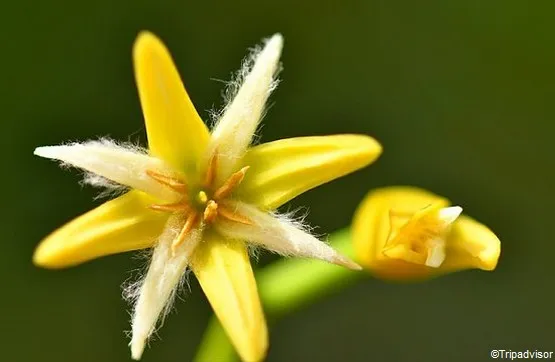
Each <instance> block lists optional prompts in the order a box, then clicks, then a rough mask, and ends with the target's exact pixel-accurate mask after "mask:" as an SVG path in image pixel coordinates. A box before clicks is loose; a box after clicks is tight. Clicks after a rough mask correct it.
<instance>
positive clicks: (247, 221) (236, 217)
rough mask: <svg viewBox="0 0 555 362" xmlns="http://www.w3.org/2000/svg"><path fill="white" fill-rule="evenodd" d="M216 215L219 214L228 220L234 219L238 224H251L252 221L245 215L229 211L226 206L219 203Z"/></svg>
mask: <svg viewBox="0 0 555 362" xmlns="http://www.w3.org/2000/svg"><path fill="white" fill-rule="evenodd" d="M218 215H220V216H221V217H223V218H225V219H228V220H229V221H234V222H237V223H239V224H244V225H252V224H253V222H252V221H251V219H249V218H248V217H246V216H243V215H241V214H239V213H237V212H234V211H231V210H230V209H229V208H227V207H226V206H224V205H220V207H219V209H218Z"/></svg>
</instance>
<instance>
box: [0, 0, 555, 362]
mask: <svg viewBox="0 0 555 362" xmlns="http://www.w3.org/2000/svg"><path fill="white" fill-rule="evenodd" d="M231 3H232V2H226V3H225V4H224V3H223V2H222V3H217V2H214V1H206V0H205V1H195V2H187V1H107V0H101V1H96V2H80V1H61V0H57V1H42V2H39V1H36V2H35V1H30V0H24V1H19V2H15V1H12V2H3V3H2V9H1V13H0V14H1V15H0V18H1V21H0V44H1V47H2V50H1V53H0V55H1V57H0V69H1V81H0V91H1V98H0V99H1V102H2V103H1V107H2V116H1V117H2V120H1V122H2V125H3V126H4V128H3V132H2V143H1V152H2V156H3V164H2V181H1V190H2V191H3V193H4V195H3V200H4V201H3V206H2V208H1V213H2V215H1V216H2V218H1V220H2V225H1V230H2V246H3V248H2V253H1V257H0V258H1V263H0V268H1V269H0V277H1V279H0V283H1V284H0V285H2V289H0V292H1V295H0V318H1V321H0V327H1V329H0V346H1V348H0V360H2V361H95V362H97V361H103V362H109V361H128V360H130V359H129V350H128V348H127V342H128V339H127V338H126V337H125V335H124V332H123V331H124V330H127V329H128V328H129V325H128V319H129V318H128V314H127V310H128V308H127V306H126V305H125V303H124V302H123V301H122V300H121V297H120V295H121V290H120V284H121V283H122V282H123V281H124V280H126V279H127V278H129V277H130V276H131V273H130V271H131V270H133V269H135V268H137V267H138V266H139V263H138V262H137V261H136V260H134V259H133V258H132V255H131V254H123V255H118V256H111V257H106V258H103V259H99V260H95V261H93V262H90V263H87V264H85V265H82V266H79V267H76V268H72V269H68V270H64V271H47V270H40V269H37V268H35V267H34V266H33V265H32V264H31V255H32V252H33V248H34V247H35V246H36V245H37V243H38V242H39V240H40V239H41V238H42V237H44V236H45V235H47V234H48V233H49V232H51V231H52V230H53V229H55V228H56V227H58V226H60V225H61V224H63V223H64V222H65V221H68V220H70V219H71V218H72V217H74V216H76V215H78V214H80V213H82V212H85V211H86V210H89V209H91V208H92V207H93V206H95V205H97V204H99V202H98V201H96V202H93V201H91V200H92V197H93V196H94V195H95V192H96V191H95V190H92V189H91V188H84V189H82V188H81V187H80V186H79V185H78V183H77V182H78V180H79V175H78V173H77V172H73V171H72V172H67V171H61V170H59V169H58V167H57V166H56V165H55V164H54V163H52V162H49V161H46V160H43V159H39V158H37V157H34V156H33V155H32V152H33V149H34V148H35V147H36V146H39V145H50V144H58V143H61V142H65V141H68V140H86V139H92V138H96V137H98V136H101V135H109V136H111V137H113V138H115V139H118V140H126V139H128V138H131V139H137V138H139V139H142V140H144V127H143V123H142V115H141V111H140V106H139V101H138V97H137V94H136V89H135V85H134V80H133V74H132V64H131V46H132V43H133V40H134V38H135V36H136V34H137V33H138V31H139V30H141V29H150V30H152V31H154V32H155V33H157V34H158V35H159V36H160V37H161V38H162V39H164V41H165V42H166V43H167V45H168V47H169V48H170V49H171V51H172V53H173V55H174V58H175V60H176V63H177V65H178V68H179V70H180V72H181V74H182V77H183V79H184V81H185V84H186V86H187V88H188V90H189V93H190V95H191V98H192V99H193V100H194V102H195V104H196V106H197V109H199V111H200V112H201V115H202V116H203V117H204V118H207V112H206V110H209V109H211V108H212V107H218V106H220V105H221V101H220V99H221V98H220V91H221V88H222V84H221V83H219V82H217V81H214V80H212V79H213V78H216V79H228V78H229V75H230V73H231V72H232V71H234V70H236V69H237V68H238V67H239V64H240V61H241V59H242V57H243V56H244V55H245V54H246V49H247V48H248V47H250V46H252V45H254V44H257V43H258V42H259V40H260V39H261V38H263V37H266V36H268V35H271V34H272V33H274V32H278V31H279V32H281V33H282V34H283V35H284V37H285V49H284V54H283V62H284V71H283V73H282V74H281V76H282V79H283V82H282V83H281V84H280V87H279V89H278V90H277V91H276V93H275V94H274V96H273V97H272V99H271V102H272V103H273V106H272V108H271V110H270V112H269V113H268V115H267V117H266V118H265V124H264V128H263V135H262V141H270V140H274V139H278V138H284V137H293V136H304V135H323V134H333V133H343V132H355V133H367V134H370V135H373V136H375V137H376V138H377V139H379V140H380V141H381V142H382V144H383V145H384V148H385V152H384V154H383V156H382V157H381V158H380V159H379V161H378V162H377V163H376V164H374V165H373V166H371V167H369V168H367V169H365V170H363V171H361V172H358V173H356V174H354V175H350V176H348V177H345V178H343V179H341V180H338V181H336V182H334V183H331V184H329V185H325V186H323V187H320V188H318V189H315V190H313V191H311V192H309V193H307V194H305V195H303V196H302V197H299V198H298V199H296V200H294V202H293V203H292V204H293V206H299V205H308V206H310V209H311V214H310V217H309V221H310V222H311V223H313V224H315V225H319V226H320V227H321V228H320V229H319V230H320V231H323V232H330V231H333V230H335V229H337V228H340V227H343V226H345V225H347V224H348V223H349V222H350V219H351V216H352V213H353V210H354V208H355V207H356V205H357V203H358V202H359V201H360V199H361V198H362V197H363V195H364V194H365V193H366V192H367V191H368V190H370V189H372V188H375V187H379V186H385V185H393V184H411V185H417V186H421V187H425V188H428V189H430V190H433V191H435V192H437V193H439V194H442V195H445V196H447V197H449V198H451V199H452V200H453V201H454V202H455V203H456V204H460V205H462V206H463V207H464V208H465V212H467V213H468V214H470V215H472V216H474V217H475V218H477V219H479V220H480V221H482V222H484V223H486V224H487V225H489V226H490V227H491V228H492V229H493V230H495V231H496V232H497V234H498V235H499V237H500V239H501V240H502V256H501V260H500V263H499V266H498V269H497V270H496V271H495V272H493V273H486V272H479V271H471V272H464V273H459V274H454V275H450V276H446V277H443V278H440V279H437V280H434V281H430V282H427V283H423V284H413V285H398V284H388V283H384V282H381V281H378V280H372V279H368V280H367V281H365V282H362V283H359V284H357V285H356V286H355V287H353V288H349V289H347V290H346V291H344V292H342V293H339V294H336V295H334V296H333V297H330V298H328V299H326V300H323V301H321V302H320V303H318V304H315V305H313V306H311V307H310V308H307V309H305V310H303V311H302V312H299V313H297V314H295V315H293V316H290V317H289V318H287V319H284V320H282V321H280V322H279V323H278V324H276V325H274V326H273V328H272V330H271V350H270V353H269V358H268V360H269V361H311V360H315V361H316V360H317V361H342V360H348V361H446V360H449V361H481V360H484V361H487V360H489V351H490V350H491V349H492V348H497V349H512V350H519V349H532V350H533V349H536V348H537V349H543V350H551V351H554V350H555V338H554V337H555V335H554V334H555V332H554V326H555V311H554V302H555V294H554V293H555V292H554V290H553V276H554V274H555V266H553V265H554V264H553V256H552V254H553V252H554V251H555V242H554V240H553V235H552V230H553V228H552V227H551V228H548V227H547V224H548V223H550V224H551V225H553V217H554V213H553V208H554V204H555V196H554V194H553V192H552V191H553V181H554V177H553V176H554V158H553V151H554V149H555V147H554V146H553V141H552V138H553V131H554V120H555V109H554V101H553V100H554V96H555V82H554V81H555V22H554V21H553V14H554V8H553V6H550V5H545V4H552V3H551V2H544V3H541V2H534V1H530V2H527V1H502V0H499V1H468V0H461V1H443V0H437V1H373V0H372V1H353V2H347V1H345V2H339V1H337V2H333V1H304V2H297V1H272V2H262V1H238V2H233V3H235V4H234V5H231ZM270 260H272V258H271V257H268V256H265V257H263V258H262V260H261V263H266V262H268V261H270ZM191 288H192V291H191V292H190V293H188V295H187V297H186V301H185V302H182V301H179V302H178V303H177V311H178V313H173V314H172V315H171V316H170V317H169V318H168V319H167V321H166V325H165V326H164V328H162V329H161V331H160V337H161V339H162V341H160V340H157V341H154V342H153V343H151V348H150V349H148V350H147V351H146V353H145V355H144V361H145V362H148V361H190V360H191V358H192V356H193V355H194V352H195V348H196V346H197V344H198V343H199V341H200V338H201V335H202V332H203V329H204V326H205V324H206V322H207V320H208V318H209V316H210V313H211V312H210V308H209V306H208V304H207V303H206V301H205V299H204V296H203V294H202V292H201V290H200V289H199V287H198V284H197V282H196V281H195V280H194V278H191Z"/></svg>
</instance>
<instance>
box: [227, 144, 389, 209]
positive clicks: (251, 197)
mask: <svg viewBox="0 0 555 362" xmlns="http://www.w3.org/2000/svg"><path fill="white" fill-rule="evenodd" d="M381 152H382V148H381V146H380V144H379V143H378V142H377V141H376V140H374V139H373V138H371V137H368V136H363V135H336V136H320V137H298V138H290V139H283V140H278V141H274V142H269V143H264V144H261V145H259V146H255V147H253V148H251V149H249V150H248V151H247V154H246V155H245V158H244V159H243V165H244V166H247V165H248V166H250V169H249V172H248V173H247V175H246V177H245V179H244V180H243V183H242V184H241V185H240V186H239V188H238V189H237V194H238V196H239V197H240V198H241V199H242V200H243V201H245V202H248V203H251V204H254V205H257V206H258V207H260V208H262V209H275V208H277V207H279V206H281V205H283V204H284V203H286V202H287V201H289V200H291V199H293V198H294V197H296V196H298V195H299V194H302V193H303V192H305V191H307V190H310V189H312V188H314V187H316V186H319V185H322V184H324V183H326V182H329V181H331V180H334V179H336V178H338V177H341V176H344V175H346V174H348V173H350V172H353V171H355V170H358V169H359V168H362V167H364V166H367V165H368V164H370V163H372V162H373V161H375V160H376V159H377V158H378V157H379V155H380V154H381Z"/></svg>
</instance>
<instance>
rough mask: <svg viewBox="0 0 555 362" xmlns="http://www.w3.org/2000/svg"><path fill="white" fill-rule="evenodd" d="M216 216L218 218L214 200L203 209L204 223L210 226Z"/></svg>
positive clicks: (216, 205)
mask: <svg viewBox="0 0 555 362" xmlns="http://www.w3.org/2000/svg"><path fill="white" fill-rule="evenodd" d="M216 216H218V204H217V203H216V202H215V201H214V200H210V201H208V203H207V204H206V208H205V209H204V215H203V218H204V221H205V222H206V223H207V224H210V223H211V222H213V221H214V220H215V219H216Z"/></svg>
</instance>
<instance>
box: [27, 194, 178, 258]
mask: <svg viewBox="0 0 555 362" xmlns="http://www.w3.org/2000/svg"><path fill="white" fill-rule="evenodd" d="M151 202H152V199H151V198H150V197H149V196H147V195H146V194H144V193H142V192H140V191H131V192H128V193H127V194H125V195H123V196H120V197H118V198H116V199H114V200H111V201H108V202H106V203H104V204H102V205H101V206H99V207H97V208H96V209H94V210H91V211H89V212H87V213H86V214H84V215H81V216H79V217H78V218H76V219H74V220H72V221H70V222H69V223H67V224H66V225H64V226H62V227H61V228H59V229H58V230H56V231H54V232H53V233H52V234H50V235H49V236H47V237H46V238H45V239H44V240H43V241H42V242H41V243H40V244H39V246H38V247H37V249H36V250H35V253H34V255H33V262H34V263H35V264H36V265H38V266H42V267H45V268H63V267H68V266H73V265H76V264H80V263H83V262H85V261H88V260H91V259H94V258H98V257H100V256H104V255H109V254H115V253H120V252H124V251H129V250H136V249H143V248H147V247H150V246H152V244H153V243H154V241H155V240H156V238H157V237H158V235H159V234H160V232H161V231H162V229H163V226H164V223H165V221H166V219H167V214H164V213H157V212H155V211H152V210H150V209H148V208H147V205H149V203H151Z"/></svg>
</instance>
